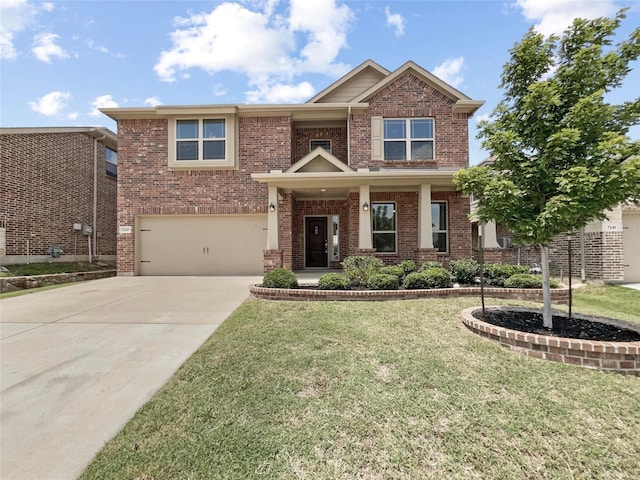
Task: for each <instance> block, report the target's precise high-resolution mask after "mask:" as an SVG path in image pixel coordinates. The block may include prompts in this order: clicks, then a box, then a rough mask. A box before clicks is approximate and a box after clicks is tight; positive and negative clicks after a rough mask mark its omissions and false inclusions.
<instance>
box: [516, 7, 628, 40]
mask: <svg viewBox="0 0 640 480" xmlns="http://www.w3.org/2000/svg"><path fill="white" fill-rule="evenodd" d="M514 5H515V6H516V7H519V8H520V9H521V10H522V15H524V17H525V18H526V19H527V20H528V21H530V22H537V23H536V24H535V29H536V30H537V31H538V32H540V33H542V34H543V35H546V36H548V35H551V34H553V33H555V34H561V33H562V32H563V31H564V30H565V29H566V28H567V27H568V26H569V25H571V22H573V19H574V18H577V17H580V18H587V19H593V18H597V17H602V16H609V15H611V14H613V13H614V12H615V11H616V10H617V9H618V7H616V5H615V0H597V1H576V0H516V3H515V4H514Z"/></svg>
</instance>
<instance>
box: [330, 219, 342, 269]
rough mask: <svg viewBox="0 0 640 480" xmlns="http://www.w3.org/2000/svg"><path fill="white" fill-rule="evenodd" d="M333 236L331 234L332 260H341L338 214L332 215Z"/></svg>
mask: <svg viewBox="0 0 640 480" xmlns="http://www.w3.org/2000/svg"><path fill="white" fill-rule="evenodd" d="M331 223H332V228H331V232H332V236H331V260H334V261H337V260H340V239H339V237H340V231H339V230H340V218H339V217H338V215H333V216H332V222H331Z"/></svg>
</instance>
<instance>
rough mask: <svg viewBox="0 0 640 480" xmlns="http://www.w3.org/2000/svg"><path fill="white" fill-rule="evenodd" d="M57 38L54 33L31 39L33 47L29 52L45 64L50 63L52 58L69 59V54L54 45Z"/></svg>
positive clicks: (42, 34)
mask: <svg viewBox="0 0 640 480" xmlns="http://www.w3.org/2000/svg"><path fill="white" fill-rule="evenodd" d="M59 38H60V36H59V35H56V34H55V33H40V34H38V35H36V36H35V37H33V44H34V47H33V48H32V49H31V51H32V52H33V54H34V55H35V56H36V58H37V59H38V60H40V61H41V62H46V63H51V58H52V57H57V58H69V54H68V53H67V52H65V51H64V50H63V49H62V48H61V47H60V46H59V45H56V43H55V42H56V41H57V40H58V39H59Z"/></svg>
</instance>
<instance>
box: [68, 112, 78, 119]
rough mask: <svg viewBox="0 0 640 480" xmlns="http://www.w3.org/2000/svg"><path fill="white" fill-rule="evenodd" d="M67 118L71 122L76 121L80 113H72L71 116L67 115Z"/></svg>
mask: <svg viewBox="0 0 640 480" xmlns="http://www.w3.org/2000/svg"><path fill="white" fill-rule="evenodd" d="M67 118H68V119H69V120H75V119H76V118H78V112H71V113H70V114H68V115H67Z"/></svg>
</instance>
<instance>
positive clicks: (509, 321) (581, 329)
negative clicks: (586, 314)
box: [476, 310, 640, 342]
mask: <svg viewBox="0 0 640 480" xmlns="http://www.w3.org/2000/svg"><path fill="white" fill-rule="evenodd" d="M476 317H477V318H478V319H482V316H481V314H480V315H478V314H476ZM484 321H485V322H487V323H490V324H492V325H496V326H498V327H503V328H508V329H510V330H518V331H520V332H526V333H537V334H539V335H548V336H553V337H565V338H575V339H579V340H600V341H613V342H638V341H640V333H638V332H634V331H633V330H627V329H624V328H621V327H618V326H617V325H609V324H606V323H600V322H597V321H589V320H584V319H578V318H571V319H569V318H567V317H563V316H556V315H553V330H548V329H546V328H544V327H543V326H542V314H541V313H536V312H520V311H513V310H508V311H505V310H487V311H486V315H485V318H484Z"/></svg>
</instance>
